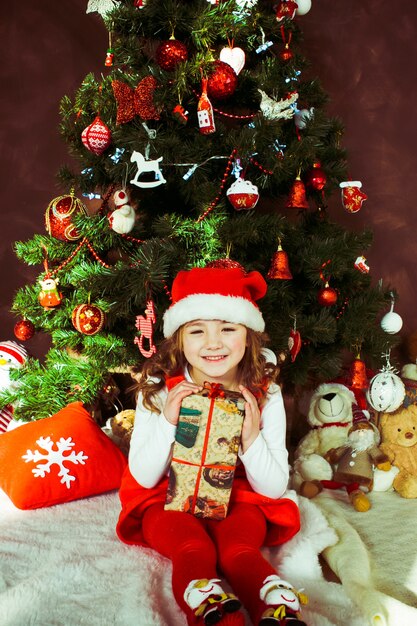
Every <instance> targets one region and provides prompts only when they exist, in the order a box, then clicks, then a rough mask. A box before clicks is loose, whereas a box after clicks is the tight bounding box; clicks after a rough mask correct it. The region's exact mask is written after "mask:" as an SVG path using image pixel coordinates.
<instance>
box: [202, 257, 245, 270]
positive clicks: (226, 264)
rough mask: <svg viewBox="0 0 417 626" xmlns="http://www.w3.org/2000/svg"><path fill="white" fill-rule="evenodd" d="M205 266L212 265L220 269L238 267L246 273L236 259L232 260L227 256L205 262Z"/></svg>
mask: <svg viewBox="0 0 417 626" xmlns="http://www.w3.org/2000/svg"><path fill="white" fill-rule="evenodd" d="M206 267H214V268H216V269H220V270H227V269H236V268H237V269H240V270H242V272H244V273H245V274H246V270H245V268H244V267H243V265H241V264H240V263H239V262H238V261H233V259H229V257H225V258H224V259H216V260H215V261H210V262H209V263H207V265H206Z"/></svg>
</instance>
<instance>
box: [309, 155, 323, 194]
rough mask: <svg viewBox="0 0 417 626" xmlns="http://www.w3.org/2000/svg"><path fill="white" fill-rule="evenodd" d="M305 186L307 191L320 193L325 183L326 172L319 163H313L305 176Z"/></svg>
mask: <svg viewBox="0 0 417 626" xmlns="http://www.w3.org/2000/svg"><path fill="white" fill-rule="evenodd" d="M304 180H305V184H306V185H307V187H308V188H309V189H313V190H314V191H321V190H322V189H323V188H324V186H325V184H326V183H327V176H326V172H325V171H324V170H323V168H322V167H321V165H320V163H318V162H317V163H314V165H313V168H312V169H311V170H310V171H309V172H307V174H306V175H305V178H304Z"/></svg>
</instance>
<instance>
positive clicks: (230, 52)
mask: <svg viewBox="0 0 417 626" xmlns="http://www.w3.org/2000/svg"><path fill="white" fill-rule="evenodd" d="M220 61H223V63H227V64H228V65H230V67H232V68H233V69H234V70H235V73H236V75H237V74H239V72H241V71H242V70H243V68H244V67H245V53H244V51H243V50H242V48H230V47H228V48H223V49H222V50H221V52H220Z"/></svg>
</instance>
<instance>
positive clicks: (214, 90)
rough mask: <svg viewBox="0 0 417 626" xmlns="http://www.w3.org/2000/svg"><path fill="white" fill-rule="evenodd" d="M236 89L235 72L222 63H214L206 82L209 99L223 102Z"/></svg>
mask: <svg viewBox="0 0 417 626" xmlns="http://www.w3.org/2000/svg"><path fill="white" fill-rule="evenodd" d="M236 87H237V76H236V72H235V70H234V69H233V68H232V67H230V65H228V64H227V63H224V62H223V61H214V62H213V63H212V67H211V71H210V74H209V77H208V81H207V93H208V95H209V97H210V98H214V99H215V100H224V99H225V98H229V97H230V96H231V95H233V94H234V92H235V90H236Z"/></svg>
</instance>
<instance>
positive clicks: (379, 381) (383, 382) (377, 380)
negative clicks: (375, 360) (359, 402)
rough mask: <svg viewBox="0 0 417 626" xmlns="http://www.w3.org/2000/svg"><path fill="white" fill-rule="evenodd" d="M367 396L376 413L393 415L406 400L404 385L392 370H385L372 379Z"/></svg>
mask: <svg viewBox="0 0 417 626" xmlns="http://www.w3.org/2000/svg"><path fill="white" fill-rule="evenodd" d="M366 396H367V398H368V402H369V404H370V405H371V406H372V407H373V408H374V409H375V411H383V412H384V413H392V412H393V411H396V410H397V409H398V408H399V407H400V406H401V404H402V402H403V400H404V396H405V387H404V383H403V381H402V380H401V378H400V377H399V376H397V374H395V373H394V372H393V371H392V370H383V371H382V372H379V373H378V374H376V375H375V376H374V377H373V378H372V379H371V381H370V383H369V389H368V391H367V392H366Z"/></svg>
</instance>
